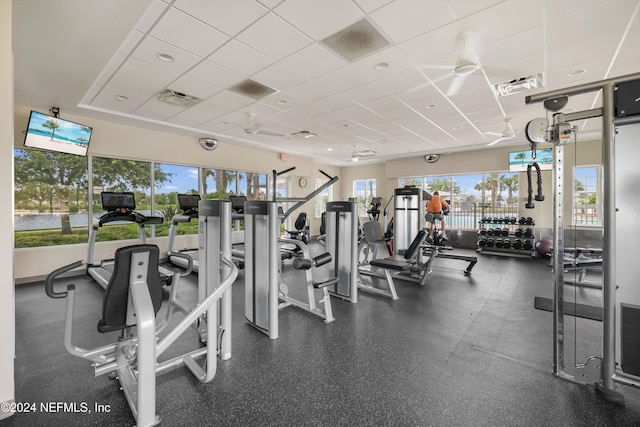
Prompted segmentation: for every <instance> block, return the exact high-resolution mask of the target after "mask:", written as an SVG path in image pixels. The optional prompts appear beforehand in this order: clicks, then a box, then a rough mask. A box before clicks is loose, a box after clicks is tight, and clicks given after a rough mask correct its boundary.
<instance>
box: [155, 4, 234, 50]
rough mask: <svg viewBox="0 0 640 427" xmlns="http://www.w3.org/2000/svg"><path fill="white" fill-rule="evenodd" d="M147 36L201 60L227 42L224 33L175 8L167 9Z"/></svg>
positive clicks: (227, 38)
mask: <svg viewBox="0 0 640 427" xmlns="http://www.w3.org/2000/svg"><path fill="white" fill-rule="evenodd" d="M177 29H178V30H177ZM149 34H150V35H152V36H153V37H155V38H157V39H160V40H163V41H165V42H167V43H169V44H172V45H174V46H176V47H179V48H181V49H184V50H186V51H188V52H191V53H193V54H194V55H198V56H200V57H203V58H204V57H206V56H208V55H210V54H211V52H213V51H215V50H216V49H218V48H219V47H220V46H222V44H223V43H225V42H226V41H227V40H229V37H228V36H227V35H225V34H224V33H221V32H220V31H218V30H216V29H215V28H212V27H210V26H209V25H206V24H204V23H202V22H201V21H198V20H197V19H195V18H193V17H191V16H189V15H187V14H186V13H184V12H181V11H179V10H178V9H175V8H171V9H169V11H167V13H166V14H165V15H164V16H163V17H162V20H160V21H159V22H158V23H157V24H156V25H155V26H154V27H153V29H152V30H151V32H150V33H149Z"/></svg>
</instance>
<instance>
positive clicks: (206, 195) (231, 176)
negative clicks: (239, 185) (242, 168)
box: [201, 168, 237, 200]
mask: <svg viewBox="0 0 640 427" xmlns="http://www.w3.org/2000/svg"><path fill="white" fill-rule="evenodd" d="M201 173H202V179H201V182H202V193H201V196H202V198H203V199H222V200H229V196H232V195H235V194H237V192H236V191H237V190H236V179H237V173H236V172H235V171H228V170H224V169H208V168H202V169H201Z"/></svg>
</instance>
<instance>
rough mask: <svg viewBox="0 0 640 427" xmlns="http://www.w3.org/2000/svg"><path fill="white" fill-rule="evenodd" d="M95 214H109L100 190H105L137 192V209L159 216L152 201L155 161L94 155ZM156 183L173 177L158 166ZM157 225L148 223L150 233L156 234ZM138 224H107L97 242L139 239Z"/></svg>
mask: <svg viewBox="0 0 640 427" xmlns="http://www.w3.org/2000/svg"><path fill="white" fill-rule="evenodd" d="M92 170H93V176H92V178H93V216H94V218H98V217H100V216H101V215H103V214H104V213H105V211H104V210H103V209H102V200H101V198H100V193H101V192H102V191H123V192H124V191H128V192H133V193H134V196H135V199H136V211H137V212H140V213H141V214H143V215H159V213H158V212H155V210H153V207H152V200H151V163H149V162H141V161H136V160H125V159H112V158H106V157H93V159H92ZM154 175H155V177H156V183H158V182H164V181H166V180H168V179H169V178H170V176H168V175H167V174H166V172H164V171H162V170H160V169H159V168H158V167H157V166H156V168H155V171H154ZM154 227H155V226H153V225H151V226H146V227H145V232H146V234H147V236H153V233H154V232H155V230H154ZM138 237H139V234H138V225H137V224H125V225H105V226H103V227H101V228H100V230H99V231H98V234H97V236H96V241H98V242H101V241H107V240H126V239H137V238H138Z"/></svg>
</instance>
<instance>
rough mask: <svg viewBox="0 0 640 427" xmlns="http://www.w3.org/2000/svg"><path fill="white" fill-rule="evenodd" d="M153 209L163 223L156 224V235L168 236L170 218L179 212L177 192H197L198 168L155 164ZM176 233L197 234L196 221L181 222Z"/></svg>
mask: <svg viewBox="0 0 640 427" xmlns="http://www.w3.org/2000/svg"><path fill="white" fill-rule="evenodd" d="M154 180H155V191H154V200H155V203H154V209H155V211H156V212H157V213H158V214H159V215H162V217H163V223H162V224H160V225H157V226H156V234H155V235H156V237H160V236H168V235H169V227H170V226H171V219H172V218H173V217H174V215H176V214H178V213H181V211H180V206H179V204H178V194H186V193H189V194H199V193H198V168H197V167H193V166H178V165H169V164H157V165H156V167H155V173H154ZM177 233H178V234H198V221H193V220H192V221H189V222H187V223H181V224H180V225H179V226H178V229H177Z"/></svg>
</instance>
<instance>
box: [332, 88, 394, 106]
mask: <svg viewBox="0 0 640 427" xmlns="http://www.w3.org/2000/svg"><path fill="white" fill-rule="evenodd" d="M386 95H387V94H386V93H385V92H384V91H382V90H381V89H379V88H377V87H375V86H372V85H362V86H358V87H355V88H353V89H347V90H345V91H343V92H342V96H344V97H345V98H348V99H351V100H352V101H353V102H357V103H359V104H365V103H367V102H368V101H371V100H374V99H379V98H382V97H386Z"/></svg>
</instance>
